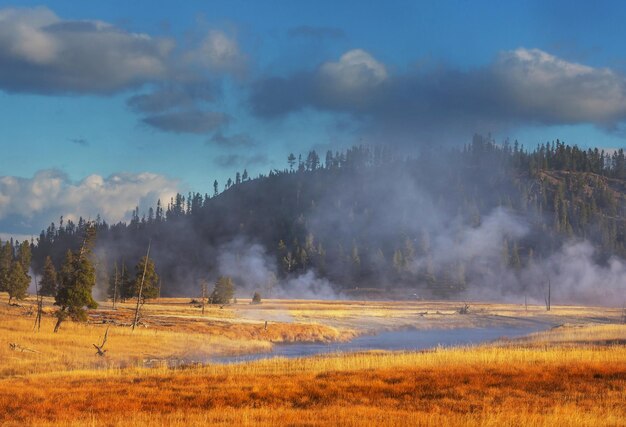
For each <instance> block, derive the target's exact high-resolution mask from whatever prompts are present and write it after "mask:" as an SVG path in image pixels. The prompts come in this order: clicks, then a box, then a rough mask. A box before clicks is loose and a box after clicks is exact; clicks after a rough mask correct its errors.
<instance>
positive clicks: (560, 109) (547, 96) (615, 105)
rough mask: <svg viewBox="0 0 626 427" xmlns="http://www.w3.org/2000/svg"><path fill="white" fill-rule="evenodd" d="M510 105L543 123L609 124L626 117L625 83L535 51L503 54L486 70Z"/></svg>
mask: <svg viewBox="0 0 626 427" xmlns="http://www.w3.org/2000/svg"><path fill="white" fill-rule="evenodd" d="M492 71H493V74H494V76H495V77H496V78H497V79H498V80H499V81H500V82H501V84H502V85H503V86H504V87H506V88H507V89H508V90H509V91H510V92H509V94H510V96H511V97H512V99H511V101H512V103H513V104H514V105H516V106H517V108H518V109H520V110H522V111H524V112H525V114H528V115H536V116H538V117H545V118H546V119H548V120H546V121H553V122H565V123H577V122H594V123H596V124H601V125H602V124H614V123H615V122H616V121H619V120H622V119H623V118H624V117H625V116H626V79H625V78H624V76H623V75H621V74H619V73H617V72H615V71H613V70H611V69H608V68H594V67H590V66H587V65H583V64H578V63H575V62H568V61H565V60H563V59H561V58H558V57H556V56H553V55H550V54H549V53H546V52H544V51H542V50H539V49H522V48H520V49H517V50H514V51H508V52H503V53H501V54H500V55H499V57H498V59H497V61H496V62H495V64H494V65H493V67H492Z"/></svg>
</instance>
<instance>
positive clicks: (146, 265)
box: [132, 240, 152, 331]
mask: <svg viewBox="0 0 626 427" xmlns="http://www.w3.org/2000/svg"><path fill="white" fill-rule="evenodd" d="M151 243H152V240H149V241H148V252H147V253H146V262H145V263H144V265H143V274H142V275H141V283H140V284H139V293H138V294H137V305H136V306H135V320H133V328H132V329H133V331H134V330H135V327H136V326H137V322H139V307H140V303H141V296H142V295H141V294H142V293H143V282H144V280H145V279H146V270H147V268H148V257H149V256H150V244H151Z"/></svg>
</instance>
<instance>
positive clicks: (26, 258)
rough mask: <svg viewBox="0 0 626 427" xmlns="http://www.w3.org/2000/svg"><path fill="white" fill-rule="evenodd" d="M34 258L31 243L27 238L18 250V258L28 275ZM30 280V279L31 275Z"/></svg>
mask: <svg viewBox="0 0 626 427" xmlns="http://www.w3.org/2000/svg"><path fill="white" fill-rule="evenodd" d="M31 259H32V254H31V250H30V243H28V241H27V240H24V241H23V242H22V243H21V244H20V246H19V248H18V250H17V260H18V262H19V263H20V264H22V270H23V271H24V273H25V274H26V275H28V271H29V270H30V262H31ZM28 277H29V280H30V276H28Z"/></svg>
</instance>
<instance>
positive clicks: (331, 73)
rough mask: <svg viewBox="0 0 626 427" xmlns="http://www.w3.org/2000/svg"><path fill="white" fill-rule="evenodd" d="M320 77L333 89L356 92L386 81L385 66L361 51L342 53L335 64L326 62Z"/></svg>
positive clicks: (354, 50)
mask: <svg viewBox="0 0 626 427" xmlns="http://www.w3.org/2000/svg"><path fill="white" fill-rule="evenodd" d="M319 73H320V76H321V78H323V79H324V80H325V81H326V82H327V83H328V84H330V85H332V86H333V87H334V89H338V90H345V91H356V90H363V89H368V88H372V87H375V86H377V85H379V84H380V83H382V82H383V81H385V80H386V79H387V69H386V68H385V65H384V64H382V63H380V62H378V61H377V60H376V59H375V58H374V57H373V56H372V55H370V54H369V53H368V52H366V51H364V50H362V49H353V50H350V51H348V52H346V53H344V54H343V55H342V56H341V58H339V61H337V62H326V63H324V64H322V66H321V67H320V71H319Z"/></svg>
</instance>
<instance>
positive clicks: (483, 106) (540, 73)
mask: <svg viewBox="0 0 626 427" xmlns="http://www.w3.org/2000/svg"><path fill="white" fill-rule="evenodd" d="M250 107H251V110H252V111H253V113H254V114H255V115H256V116H258V117H262V118H266V119H275V118H278V117H282V116H286V115H288V114H291V113H294V112H297V111H301V110H304V109H307V108H313V109H316V110H319V111H330V112H344V113H349V114H351V115H352V116H353V117H354V118H356V119H357V120H360V121H361V122H362V123H363V124H364V125H366V126H367V129H368V130H370V131H371V132H373V133H375V132H376V131H378V132H379V133H380V134H381V135H382V134H385V135H387V136H393V135H396V134H398V133H402V132H405V133H406V134H412V135H423V134H428V133H432V134H435V133H437V132H439V133H442V132H445V130H446V129H447V130H449V131H451V132H456V134H457V135H467V134H471V133H473V132H481V131H485V130H487V131H499V130H502V129H509V128H512V127H516V126H521V125H563V124H580V123H590V124H593V125H595V126H597V127H599V128H602V129H604V130H612V129H615V128H617V126H618V125H619V124H620V123H621V122H623V121H624V120H626V78H625V77H624V76H623V75H622V74H621V73H619V72H617V71H614V70H611V69H609V68H594V67H590V66H587V65H583V64H578V63H575V62H569V61H566V60H564V59H561V58H558V57H556V56H554V55H551V54H549V53H547V52H544V51H542V50H539V49H525V48H519V49H516V50H511V51H505V52H501V53H500V54H499V55H497V57H496V58H495V60H494V61H492V63H490V64H488V65H487V66H484V67H481V68H477V69H471V70H460V69H456V68H454V67H451V66H448V65H437V66H425V67H421V68H417V69H414V70H412V71H408V72H404V73H391V72H390V71H389V69H388V67H387V66H386V65H385V64H383V63H381V62H380V61H379V60H377V59H376V58H375V57H374V56H373V55H372V54H370V53H368V52H367V51H365V50H362V49H355V50H350V51H348V52H346V53H344V54H343V55H342V56H341V57H340V58H339V59H338V60H337V61H329V62H324V63H322V64H320V65H319V66H318V67H317V69H315V70H308V71H303V72H299V73H295V74H292V75H290V76H287V77H272V76H270V77H266V78H263V79H259V80H258V81H256V82H255V83H254V85H253V89H252V93H251V96H250Z"/></svg>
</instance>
